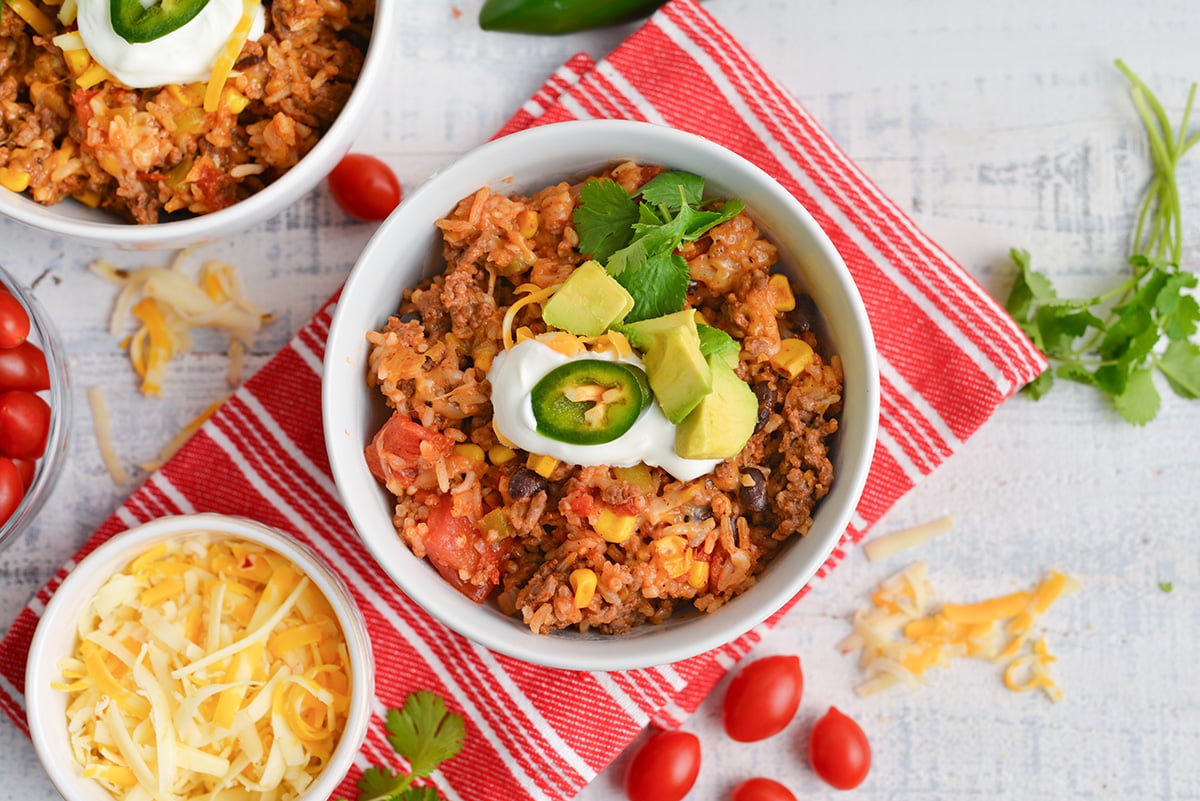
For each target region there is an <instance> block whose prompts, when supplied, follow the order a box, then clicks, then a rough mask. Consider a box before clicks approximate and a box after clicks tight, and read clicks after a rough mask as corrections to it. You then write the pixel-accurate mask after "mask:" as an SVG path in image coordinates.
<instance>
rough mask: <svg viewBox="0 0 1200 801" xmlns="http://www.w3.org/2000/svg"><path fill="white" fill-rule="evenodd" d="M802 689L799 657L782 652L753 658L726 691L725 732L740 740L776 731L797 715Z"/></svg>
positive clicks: (762, 736)
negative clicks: (776, 654) (777, 654)
mask: <svg viewBox="0 0 1200 801" xmlns="http://www.w3.org/2000/svg"><path fill="white" fill-rule="evenodd" d="M803 691H804V674H803V673H801V671H800V657H798V656H787V655H782V654H781V655H779V656H765V657H763V658H762V659H756V660H754V661H753V662H751V663H750V664H748V665H746V667H744V668H742V672H741V673H739V674H738V675H737V676H735V677H734V678H733V681H731V682H730V683H729V689H728V690H726V691H725V702H724V706H723V707H722V715H723V717H724V721H725V733H726V734H728V735H729V736H730V737H732V738H733V739H735V740H737V741H738V742H743V743H748V742H752V741H754V740H762V739H764V738H767V737H770V736H771V735H773V734H778V733H779V732H781V731H783V729H784V727H786V726H787V725H788V724H789V723H791V721H792V718H794V717H795V716H796V710H797V709H798V708H799V706H800V694H801V693H802V692H803Z"/></svg>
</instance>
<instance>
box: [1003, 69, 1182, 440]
mask: <svg viewBox="0 0 1200 801" xmlns="http://www.w3.org/2000/svg"><path fill="white" fill-rule="evenodd" d="M1117 67H1118V68H1119V69H1120V70H1121V71H1122V72H1123V73H1124V74H1125V75H1126V77H1128V78H1129V81H1130V84H1131V93H1132V96H1133V103H1134V106H1135V107H1136V108H1137V111H1138V115H1139V116H1140V117H1141V119H1142V124H1143V125H1144V126H1145V129H1146V135H1147V138H1148V139H1149V142H1150V152H1151V155H1152V157H1153V160H1154V176H1153V178H1152V179H1151V181H1150V185H1149V186H1148V187H1147V189H1146V194H1145V196H1144V197H1143V199H1142V203H1141V207H1140V208H1139V210H1138V217H1137V227H1136V228H1135V230H1134V233H1133V242H1132V249H1133V254H1134V255H1132V256H1131V257H1130V259H1129V265H1130V268H1131V273H1132V275H1131V276H1130V278H1129V279H1128V280H1126V281H1124V282H1123V283H1122V284H1120V285H1119V286H1117V287H1115V288H1113V289H1112V290H1110V291H1108V292H1105V293H1104V294H1102V295H1098V296H1095V297H1087V298H1062V297H1059V296H1058V293H1057V292H1056V291H1055V289H1054V286H1053V284H1052V283H1051V281H1050V279H1049V278H1047V277H1046V276H1045V275H1044V274H1042V273H1039V272H1037V271H1035V270H1034V269H1033V268H1032V267H1031V266H1030V257H1029V254H1028V253H1027V252H1025V251H1024V250H1018V249H1013V250H1012V252H1011V255H1012V259H1013V261H1014V262H1015V263H1016V265H1017V269H1018V274H1017V279H1016V281H1015V282H1014V284H1013V287H1012V290H1011V291H1010V293H1009V296H1008V299H1007V301H1006V302H1005V307H1006V308H1007V309H1008V311H1009V313H1010V314H1012V316H1013V318H1014V319H1015V320H1016V321H1017V323H1018V325H1020V326H1021V329H1022V330H1023V331H1024V332H1025V333H1026V334H1027V335H1028V336H1029V338H1030V339H1031V340H1032V341H1033V344H1034V345H1036V346H1037V347H1038V348H1039V349H1040V350H1041V351H1042V352H1043V353H1045V354H1046V356H1047V358H1048V359H1049V360H1050V362H1051V364H1052V365H1053V369H1052V370H1048V371H1046V372H1044V373H1042V375H1040V376H1038V378H1036V379H1035V380H1034V381H1032V382H1031V383H1030V384H1028V385H1027V386H1026V387H1025V391H1026V392H1028V393H1029V394H1030V395H1031V396H1032V397H1033V398H1034V399H1037V398H1040V397H1042V396H1043V395H1045V394H1046V393H1047V392H1049V391H1050V388H1051V387H1052V386H1053V384H1054V380H1055V378H1056V377H1058V378H1064V379H1068V380H1071V381H1078V382H1081V383H1084V384H1088V385H1090V386H1092V387H1095V388H1096V389H1098V390H1100V391H1101V392H1103V393H1105V394H1106V395H1108V396H1110V397H1111V398H1112V400H1113V404H1114V405H1115V406H1116V409H1117V411H1118V412H1120V414H1121V416H1122V417H1124V418H1125V419H1126V420H1128V421H1129V422H1130V423H1133V424H1135V425H1142V424H1144V423H1148V422H1149V421H1151V420H1153V419H1154V417H1155V415H1157V414H1158V410H1159V407H1160V405H1161V403H1162V400H1161V398H1160V396H1159V392H1158V388H1157V387H1156V386H1155V383H1154V379H1153V374H1154V373H1155V372H1158V373H1159V374H1161V375H1162V376H1163V377H1164V378H1165V379H1166V381H1167V385H1168V386H1169V387H1170V388H1171V389H1172V390H1173V391H1174V392H1175V393H1176V394H1177V395H1179V396H1180V397H1183V398H1189V399H1193V398H1197V397H1200V347H1197V345H1196V344H1195V343H1193V342H1192V341H1191V337H1192V335H1193V334H1195V332H1196V326H1197V322H1198V321H1200V304H1197V302H1196V299H1195V297H1194V296H1193V295H1191V294H1190V293H1189V290H1191V289H1193V288H1195V287H1196V283H1197V281H1196V275H1195V274H1194V273H1192V272H1190V271H1188V270H1185V269H1183V268H1182V267H1181V266H1180V264H1179V262H1180V257H1181V255H1182V253H1183V234H1182V232H1183V225H1182V214H1181V206H1180V201H1179V190H1178V187H1177V185H1176V182H1175V169H1176V166H1177V165H1178V164H1179V161H1180V160H1181V159H1182V158H1183V156H1184V154H1185V153H1187V151H1188V150H1189V149H1190V148H1191V147H1192V146H1193V145H1194V144H1196V142H1197V141H1200V133H1194V134H1192V135H1191V136H1190V137H1189V136H1188V135H1187V132H1188V117H1189V116H1190V114H1191V110H1192V104H1193V101H1194V100H1195V96H1196V84H1192V87H1191V90H1190V91H1189V92H1188V98H1187V105H1186V107H1185V108H1184V113H1183V119H1182V121H1181V122H1180V124H1179V129H1178V131H1176V130H1174V129H1173V128H1172V126H1171V123H1170V120H1169V118H1168V117H1167V114H1166V112H1165V110H1164V109H1163V107H1162V104H1161V103H1160V102H1159V101H1158V99H1157V98H1156V97H1155V96H1154V93H1153V92H1151V91H1150V89H1149V87H1147V86H1146V84H1145V83H1143V82H1142V80H1141V79H1140V78H1138V77H1137V76H1136V75H1134V73H1133V72H1132V71H1131V70H1130V69H1129V67H1127V66H1126V65H1125V64H1124V62H1122V61H1117Z"/></svg>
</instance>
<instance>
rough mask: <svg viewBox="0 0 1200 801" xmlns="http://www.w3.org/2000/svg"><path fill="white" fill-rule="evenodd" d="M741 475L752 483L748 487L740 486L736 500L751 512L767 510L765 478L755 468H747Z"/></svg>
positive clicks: (761, 472)
mask: <svg viewBox="0 0 1200 801" xmlns="http://www.w3.org/2000/svg"><path fill="white" fill-rule="evenodd" d="M742 475H744V476H746V477H748V478H749V479H750V480H751V481H752V482H753V483H752V484H750V485H749V486H747V485H745V484H742V486H741V488H740V489H739V490H738V498H739V499H740V500H741V502H742V506H743V508H745V509H748V510H750V511H751V512H761V511H762V510H763V509H766V508H767V477H766V476H765V475H763V471H761V470H759V469H758V468H757V467H747V468H746V472H745V473H743V474H742Z"/></svg>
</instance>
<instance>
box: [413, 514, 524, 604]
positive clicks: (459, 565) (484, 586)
mask: <svg viewBox="0 0 1200 801" xmlns="http://www.w3.org/2000/svg"><path fill="white" fill-rule="evenodd" d="M453 505H454V502H453V499H451V498H450V496H449V495H442V496H440V497H437V498H436V500H434V499H432V498H431V500H430V503H429V519H428V520H427V521H426V524H427V525H428V527H429V532H428V533H427V534H426V535H425V540H424V544H425V555H426V556H428V557H429V561H430V562H431V563H432V564H433V566H434V567H435V568H437V571H438V572H439V573H441V574H442V578H444V579H446V581H448V582H450V584H451V585H453V586H454V587H455V588H456V589H458V591H459V592H461V593H462V594H463V595H465V596H467V597H468V598H470V599H471V600H472V601H475V602H476V603H483V602H484V600H486V599H487V597H488V594H489V593H491V591H492V589H493V588H494V587H495V586H496V585H497V584H499V583H500V564H501V563H502V562H503V561H504V559H506V558H507V557H508V554H509V551H510V550H511V547H512V538H511V537H509V538H506V539H503V540H500V541H499V542H488V541H487V540H486V539H485V538H484V536H483V532H481V531H480V530H479V527H478V526H476V525H475V522H474V521H473V520H471V519H470V518H467V517H455V516H454V515H453V514H452V511H453ZM464 572H465V573H466V575H467V577H468V578H467V579H464V578H463V577H462V573H464ZM471 579H475V580H478V581H480V583H478V584H476V583H475V582H474V581H472V580H471Z"/></svg>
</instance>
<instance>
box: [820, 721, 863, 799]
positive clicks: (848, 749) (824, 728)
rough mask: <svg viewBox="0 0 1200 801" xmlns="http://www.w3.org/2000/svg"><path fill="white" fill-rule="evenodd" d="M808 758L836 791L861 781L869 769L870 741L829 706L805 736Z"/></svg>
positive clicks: (848, 787) (850, 787)
mask: <svg viewBox="0 0 1200 801" xmlns="http://www.w3.org/2000/svg"><path fill="white" fill-rule="evenodd" d="M808 761H809V763H810V764H811V765H812V768H813V770H814V771H816V773H817V775H818V776H820V777H821V778H822V779H824V780H825V781H826V782H828V783H829V784H831V785H833V786H834V787H836V788H838V789H839V790H852V789H854V788H855V787H857V786H858V785H860V784H862V782H863V779H865V778H867V773H868V772H869V771H870V770H871V744H870V743H869V742H867V735H866V734H864V733H863V730H862V729H861V728H860V727H859V725H858V724H857V723H855V722H854V721H853V720H851V719H850V718H848V717H846V716H845V715H843V714H842V713H841V712H839V711H838V710H837V707H833V706H831V707H829V711H828V712H826V713H825V715H824V716H823V717H822V718H821V719H820V720H818V721H817V725H815V726H813V730H812V734H811V735H810V736H809V738H808Z"/></svg>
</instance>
